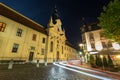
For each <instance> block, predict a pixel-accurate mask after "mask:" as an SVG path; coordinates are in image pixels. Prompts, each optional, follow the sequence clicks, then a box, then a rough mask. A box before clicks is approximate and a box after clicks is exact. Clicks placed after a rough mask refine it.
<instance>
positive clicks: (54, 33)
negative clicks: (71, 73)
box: [0, 15, 77, 62]
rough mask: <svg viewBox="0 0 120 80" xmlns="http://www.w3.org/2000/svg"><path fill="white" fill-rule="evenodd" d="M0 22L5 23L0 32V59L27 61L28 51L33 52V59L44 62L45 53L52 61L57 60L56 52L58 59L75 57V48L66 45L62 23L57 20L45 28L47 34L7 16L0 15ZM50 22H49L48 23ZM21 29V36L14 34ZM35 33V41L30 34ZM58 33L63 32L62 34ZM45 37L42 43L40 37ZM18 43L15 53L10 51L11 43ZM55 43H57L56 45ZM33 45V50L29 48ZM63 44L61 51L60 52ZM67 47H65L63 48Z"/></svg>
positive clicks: (48, 59) (49, 60)
mask: <svg viewBox="0 0 120 80" xmlns="http://www.w3.org/2000/svg"><path fill="white" fill-rule="evenodd" d="M0 22H3V23H5V24H6V28H5V31H4V32H0V60H10V59H14V60H26V61H28V59H29V55H30V52H34V57H33V61H36V60H40V62H44V57H45V54H47V61H48V62H53V59H54V60H57V52H59V60H67V59H75V58H76V54H77V52H76V50H75V49H74V48H72V47H70V46H69V45H66V44H65V42H66V37H65V33H64V31H62V29H61V28H60V31H58V26H60V27H61V25H62V23H61V21H60V20H57V24H56V25H53V24H52V26H54V27H53V28H49V27H48V28H47V32H48V35H47V34H46V35H45V34H43V33H41V32H38V31H36V30H33V29H31V28H29V27H28V26H25V25H22V24H20V23H18V22H16V21H13V20H11V19H9V18H7V17H4V16H2V15H0ZM50 24H51V23H50ZM18 28H20V29H22V30H23V32H22V36H21V37H19V36H16V33H17V29H18ZM33 34H36V35H37V38H36V41H33V40H32V35H33ZM60 34H63V35H62V36H61V35H60ZM43 38H45V40H46V42H45V44H44V43H42V39H43ZM51 41H53V47H54V48H53V52H50V42H51ZM14 43H17V44H19V48H18V51H17V53H13V52H12V48H13V44H14ZM57 45H59V46H58V47H57ZM31 46H33V47H35V50H31V49H30V47H31ZM62 46H63V53H62ZM65 47H67V48H68V49H67V48H65ZM42 48H43V49H44V55H42V54H41V49H42Z"/></svg>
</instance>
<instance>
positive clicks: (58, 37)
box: [47, 6, 66, 61]
mask: <svg viewBox="0 0 120 80" xmlns="http://www.w3.org/2000/svg"><path fill="white" fill-rule="evenodd" d="M47 32H48V50H47V51H48V52H47V58H48V59H53V61H58V60H66V57H65V56H64V55H65V54H64V47H65V41H66V37H65V30H64V29H63V28H62V22H61V20H60V16H59V15H58V10H57V8H56V6H55V8H54V11H53V13H52V15H51V17H50V20H49V23H48V26H47Z"/></svg>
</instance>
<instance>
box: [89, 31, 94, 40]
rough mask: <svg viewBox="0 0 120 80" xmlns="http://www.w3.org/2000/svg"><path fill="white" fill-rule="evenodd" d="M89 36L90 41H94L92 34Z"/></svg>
mask: <svg viewBox="0 0 120 80" xmlns="http://www.w3.org/2000/svg"><path fill="white" fill-rule="evenodd" d="M89 36H90V40H93V41H94V37H93V33H90V34H89Z"/></svg>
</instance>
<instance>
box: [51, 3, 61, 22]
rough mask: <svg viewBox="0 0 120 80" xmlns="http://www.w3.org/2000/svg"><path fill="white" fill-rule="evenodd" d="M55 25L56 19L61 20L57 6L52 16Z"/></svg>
mask: <svg viewBox="0 0 120 80" xmlns="http://www.w3.org/2000/svg"><path fill="white" fill-rule="evenodd" d="M52 19H53V24H56V19H59V15H58V11H57V8H56V5H55V8H54V12H53V14H52Z"/></svg>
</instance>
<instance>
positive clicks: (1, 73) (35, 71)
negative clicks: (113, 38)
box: [0, 64, 99, 80]
mask: <svg viewBox="0 0 120 80" xmlns="http://www.w3.org/2000/svg"><path fill="white" fill-rule="evenodd" d="M7 67H8V65H0V80H99V79H97V78H94V77H90V76H87V75H84V74H80V73H78V72H74V71H71V70H68V69H65V68H62V67H59V66H57V65H53V64H50V65H48V66H43V65H40V67H39V68H37V67H36V64H16V65H14V66H13V69H12V70H8V69H7Z"/></svg>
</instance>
